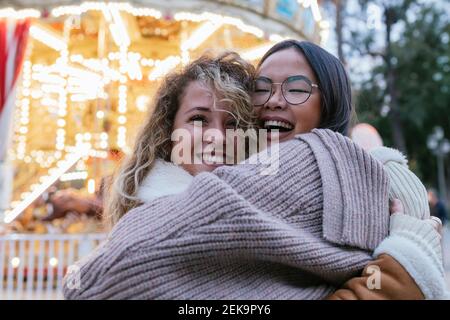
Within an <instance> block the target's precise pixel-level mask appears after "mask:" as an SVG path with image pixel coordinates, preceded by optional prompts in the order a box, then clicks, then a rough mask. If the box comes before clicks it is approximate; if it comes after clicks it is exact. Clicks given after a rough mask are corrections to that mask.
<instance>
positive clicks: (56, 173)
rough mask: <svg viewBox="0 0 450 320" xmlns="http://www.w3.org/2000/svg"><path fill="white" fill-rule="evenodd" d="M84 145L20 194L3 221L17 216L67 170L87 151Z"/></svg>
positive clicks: (9, 220) (7, 221) (6, 221)
mask: <svg viewBox="0 0 450 320" xmlns="http://www.w3.org/2000/svg"><path fill="white" fill-rule="evenodd" d="M88 151H89V150H88V149H87V148H86V147H83V148H79V149H77V152H76V153H73V154H68V155H67V157H66V159H65V160H64V161H62V162H60V165H59V167H58V168H52V169H50V170H49V174H50V175H49V176H45V177H44V178H43V182H42V183H41V184H40V185H38V186H37V187H36V188H35V189H34V190H33V191H32V192H24V193H22V195H21V198H22V199H23V200H22V201H21V202H20V203H18V204H17V206H15V207H14V208H13V209H12V210H11V211H9V212H7V213H6V214H5V218H4V222H5V223H10V222H12V221H13V220H14V219H15V218H17V217H18V216H19V215H20V214H21V213H22V212H23V210H25V209H26V208H27V207H28V206H29V205H30V204H31V203H33V201H35V200H36V199H37V198H38V197H39V196H40V195H41V194H42V193H43V192H44V191H45V190H47V189H48V188H49V187H50V186H51V185H52V184H53V183H55V182H56V181H57V180H58V179H59V178H60V177H61V176H62V175H63V174H64V173H65V172H66V171H67V170H69V169H70V168H71V167H72V166H73V165H74V164H75V163H76V162H77V161H78V160H79V159H80V158H82V157H84V156H85V155H86V154H87V153H88Z"/></svg>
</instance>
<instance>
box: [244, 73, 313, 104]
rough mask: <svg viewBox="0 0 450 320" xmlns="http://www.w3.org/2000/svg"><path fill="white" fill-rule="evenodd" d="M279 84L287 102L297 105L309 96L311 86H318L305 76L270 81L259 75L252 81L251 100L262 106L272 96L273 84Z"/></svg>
mask: <svg viewBox="0 0 450 320" xmlns="http://www.w3.org/2000/svg"><path fill="white" fill-rule="evenodd" d="M274 84H281V93H282V94H283V97H284V99H285V100H286V102H287V103H289V104H293V105H298V104H302V103H305V102H306V101H307V100H308V99H309V97H310V96H311V93H312V90H313V88H319V86H318V85H317V84H315V83H312V82H311V80H309V79H308V78H307V77H305V76H300V75H298V76H292V77H289V78H287V79H286V80H284V81H283V82H281V83H275V82H272V80H270V79H269V78H266V77H260V78H257V79H256V80H255V81H254V83H253V90H252V91H253V92H252V102H253V105H254V106H256V107H260V106H263V105H264V104H266V102H267V101H269V99H270V98H271V97H272V95H273V93H274V91H273V85H274Z"/></svg>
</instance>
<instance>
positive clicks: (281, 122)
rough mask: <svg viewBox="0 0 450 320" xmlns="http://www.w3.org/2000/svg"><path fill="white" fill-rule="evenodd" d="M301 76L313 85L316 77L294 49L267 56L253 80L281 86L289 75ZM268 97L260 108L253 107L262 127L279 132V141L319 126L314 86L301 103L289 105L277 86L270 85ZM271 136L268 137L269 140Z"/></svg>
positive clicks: (319, 115) (318, 95)
mask: <svg viewBox="0 0 450 320" xmlns="http://www.w3.org/2000/svg"><path fill="white" fill-rule="evenodd" d="M298 75H301V76H304V77H306V78H308V79H309V80H310V81H311V83H313V84H317V78H316V76H315V74H314V71H313V70H312V69H311V67H310V65H309V63H308V61H307V60H306V58H305V57H304V55H303V54H301V53H300V52H299V51H297V50H296V49H294V48H288V49H283V50H280V51H277V52H275V53H273V54H272V55H270V56H269V57H268V58H267V59H266V60H265V61H264V62H263V63H262V64H261V66H260V67H259V69H258V72H257V77H256V78H264V79H266V80H269V79H270V81H271V82H272V83H282V82H283V81H285V80H286V79H287V78H289V77H292V76H298ZM272 90H273V92H272V96H271V97H270V98H269V100H268V101H267V102H266V103H265V104H263V105H261V106H256V110H257V113H258V117H259V119H260V120H261V121H262V124H263V127H264V128H265V129H268V130H269V133H268V137H269V139H270V140H273V139H274V138H275V137H274V136H272V135H271V134H270V129H279V135H278V138H279V141H280V142H281V141H286V140H289V139H292V138H293V137H294V136H295V135H296V134H299V133H306V132H309V131H311V130H312V129H314V128H317V127H318V126H319V125H320V120H321V112H322V110H321V98H320V92H319V88H318V87H313V88H312V93H311V96H310V97H309V98H308V100H307V101H306V102H304V103H302V104H296V105H294V104H290V103H289V102H287V101H286V100H285V98H284V97H283V94H282V92H281V85H279V84H273V85H272ZM271 136H272V137H271Z"/></svg>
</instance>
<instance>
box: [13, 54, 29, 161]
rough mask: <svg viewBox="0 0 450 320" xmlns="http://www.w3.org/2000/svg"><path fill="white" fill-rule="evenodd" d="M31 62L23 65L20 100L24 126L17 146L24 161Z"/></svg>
mask: <svg viewBox="0 0 450 320" xmlns="http://www.w3.org/2000/svg"><path fill="white" fill-rule="evenodd" d="M30 80H31V62H30V61H29V60H25V62H24V63H23V71H22V99H21V100H18V102H19V106H20V123H21V124H22V126H20V127H19V128H18V141H19V143H18V144H17V151H16V154H17V158H18V159H23V158H24V157H25V151H26V144H27V136H26V135H27V133H28V128H27V127H26V125H27V124H29V123H30V98H29V94H30V86H31V81H30Z"/></svg>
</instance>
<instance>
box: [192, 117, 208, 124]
mask: <svg viewBox="0 0 450 320" xmlns="http://www.w3.org/2000/svg"><path fill="white" fill-rule="evenodd" d="M196 121H198V122H202V123H204V122H207V119H206V117H205V116H202V115H195V116H192V117H190V118H189V122H196Z"/></svg>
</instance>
